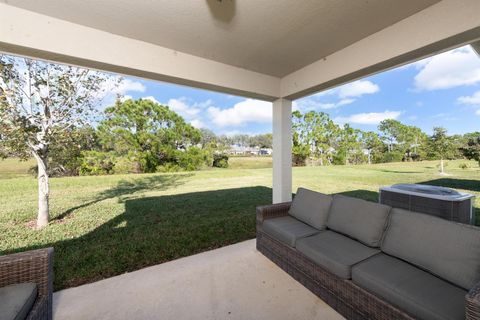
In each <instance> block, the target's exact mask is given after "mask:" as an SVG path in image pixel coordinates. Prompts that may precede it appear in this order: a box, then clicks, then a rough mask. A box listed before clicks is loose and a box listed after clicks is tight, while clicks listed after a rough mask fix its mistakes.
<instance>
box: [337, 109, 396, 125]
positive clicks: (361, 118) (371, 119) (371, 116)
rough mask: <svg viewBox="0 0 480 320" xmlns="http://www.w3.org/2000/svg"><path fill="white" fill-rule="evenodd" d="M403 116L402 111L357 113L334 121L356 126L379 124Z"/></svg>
mask: <svg viewBox="0 0 480 320" xmlns="http://www.w3.org/2000/svg"><path fill="white" fill-rule="evenodd" d="M401 114H402V112H401V111H388V110H386V111H384V112H370V113H357V114H352V115H351V116H348V117H336V118H335V119H333V120H334V121H335V122H337V123H356V124H375V125H376V124H379V123H380V122H381V121H383V120H386V119H397V118H398V117H399V116H400V115H401Z"/></svg>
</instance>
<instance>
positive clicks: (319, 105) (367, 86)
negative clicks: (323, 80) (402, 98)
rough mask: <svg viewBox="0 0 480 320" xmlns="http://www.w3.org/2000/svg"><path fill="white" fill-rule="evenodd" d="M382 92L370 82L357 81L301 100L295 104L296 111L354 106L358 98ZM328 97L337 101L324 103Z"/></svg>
mask: <svg viewBox="0 0 480 320" xmlns="http://www.w3.org/2000/svg"><path fill="white" fill-rule="evenodd" d="M378 91H380V87H379V86H378V85H376V84H375V83H373V82H371V81H369V80H357V81H354V82H351V83H347V84H345V85H343V86H340V87H338V88H333V89H330V90H327V91H322V92H319V93H316V94H314V95H312V96H310V97H306V98H303V99H300V100H298V101H297V102H296V104H294V109H295V108H296V110H300V111H311V110H328V109H336V108H339V107H341V106H345V105H348V104H352V103H354V102H355V101H356V99H357V98H360V97H361V96H363V95H366V94H373V93H376V92H378ZM328 96H334V97H335V98H334V99H336V100H337V101H335V102H325V101H323V100H324V99H325V98H326V97H328Z"/></svg>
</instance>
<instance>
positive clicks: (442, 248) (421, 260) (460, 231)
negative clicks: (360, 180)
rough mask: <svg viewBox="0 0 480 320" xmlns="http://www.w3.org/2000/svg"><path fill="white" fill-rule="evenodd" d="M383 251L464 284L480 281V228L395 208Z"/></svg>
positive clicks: (444, 277)
mask: <svg viewBox="0 0 480 320" xmlns="http://www.w3.org/2000/svg"><path fill="white" fill-rule="evenodd" d="M382 251H384V252H386V253H388V254H390V255H392V256H395V257H398V258H400V259H402V260H405V261H408V262H410V263H412V264H414V265H416V266H418V267H420V268H422V269H425V270H428V271H429V272H431V273H433V274H436V275H437V276H439V277H441V278H443V279H445V280H448V281H450V282H452V283H454V284H456V285H458V286H460V287H462V288H465V289H467V290H468V289H471V288H472V287H473V286H474V284H475V283H477V282H478V281H480V228H477V227H473V226H469V225H465V224H459V223H455V222H451V221H447V220H443V219H440V218H437V217H433V216H430V215H426V214H422V213H416V212H410V211H406V210H402V209H393V210H392V215H391V218H390V223H389V226H388V228H387V231H386V233H385V239H384V241H383V243H382Z"/></svg>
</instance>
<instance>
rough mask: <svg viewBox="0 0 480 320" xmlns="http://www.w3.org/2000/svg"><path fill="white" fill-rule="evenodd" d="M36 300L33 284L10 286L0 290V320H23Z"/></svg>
mask: <svg viewBox="0 0 480 320" xmlns="http://www.w3.org/2000/svg"><path fill="white" fill-rule="evenodd" d="M36 298H37V285H36V284H34V283H19V284H12V285H9V286H6V287H2V288H0V318H1V319H2V320H23V319H25V318H27V315H28V313H29V312H30V310H31V309H32V307H33V304H34V303H35V299H36Z"/></svg>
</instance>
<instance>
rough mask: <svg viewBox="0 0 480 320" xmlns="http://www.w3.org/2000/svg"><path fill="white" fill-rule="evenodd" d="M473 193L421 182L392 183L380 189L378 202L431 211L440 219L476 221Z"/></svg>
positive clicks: (430, 212) (412, 209)
mask: <svg viewBox="0 0 480 320" xmlns="http://www.w3.org/2000/svg"><path fill="white" fill-rule="evenodd" d="M474 200H475V196H474V195H473V194H469V193H461V192H458V191H456V190H453V189H450V188H445V187H438V186H429V185H422V184H395V185H392V186H388V187H382V188H380V199H379V201H380V203H383V204H386V205H389V206H391V207H394V208H402V209H406V210H409V211H415V212H422V213H427V214H431V215H434V216H437V217H440V218H443V219H447V220H451V221H457V222H461V223H466V224H475V214H474V210H473V203H474Z"/></svg>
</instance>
